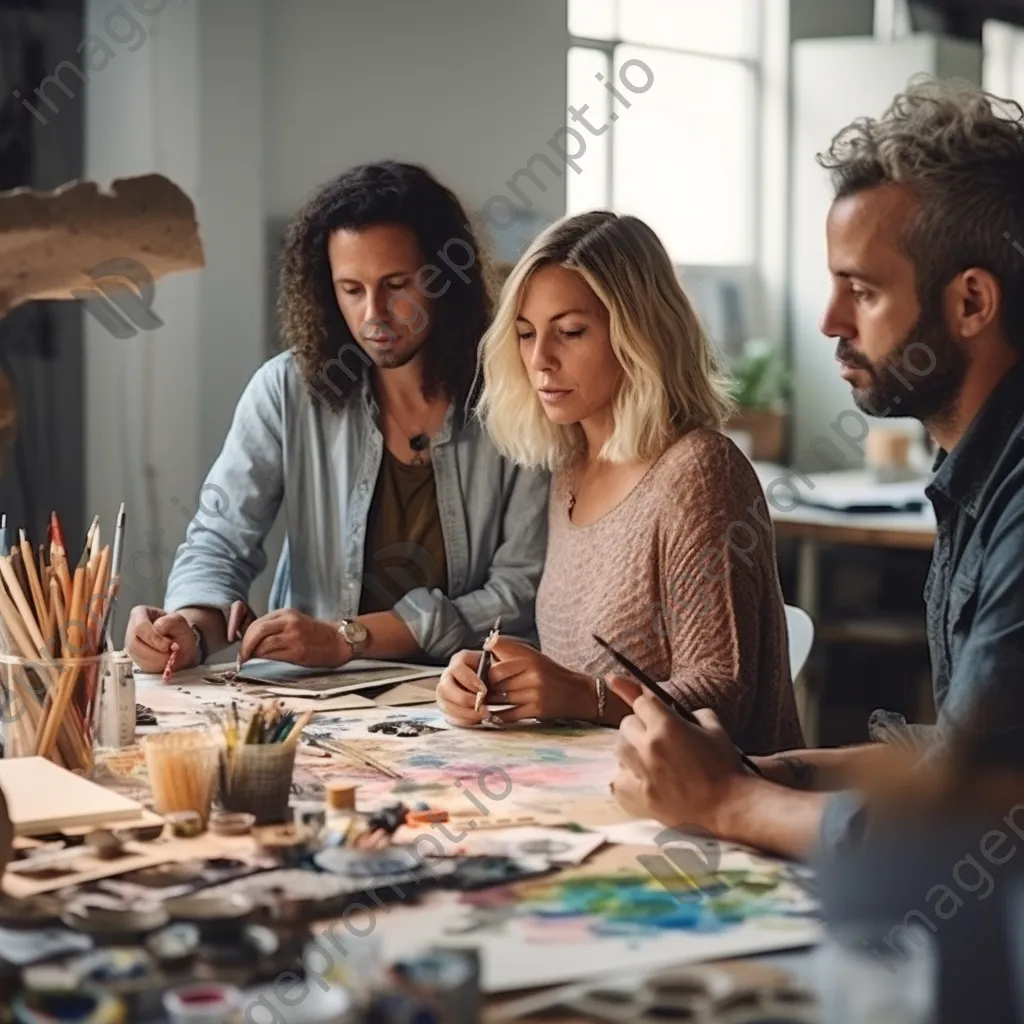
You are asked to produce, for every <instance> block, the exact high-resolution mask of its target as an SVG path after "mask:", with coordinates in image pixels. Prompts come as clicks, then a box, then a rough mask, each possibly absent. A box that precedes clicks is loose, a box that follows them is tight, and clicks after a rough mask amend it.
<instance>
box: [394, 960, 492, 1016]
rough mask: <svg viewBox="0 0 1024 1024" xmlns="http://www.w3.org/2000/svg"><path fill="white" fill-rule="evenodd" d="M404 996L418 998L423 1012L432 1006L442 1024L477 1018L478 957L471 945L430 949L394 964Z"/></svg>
mask: <svg viewBox="0 0 1024 1024" xmlns="http://www.w3.org/2000/svg"><path fill="white" fill-rule="evenodd" d="M394 971H395V973H396V974H397V975H398V976H399V978H401V979H402V981H403V982H404V983H405V987H406V993H405V994H406V995H407V996H408V997H412V998H417V997H418V999H420V1000H422V1004H423V1012H424V1013H429V1011H430V1010H432V1009H434V1008H436V1011H437V1019H439V1020H442V1021H444V1022H445V1024H475V1022H476V1021H478V1020H479V1019H480V958H479V953H478V952H477V951H476V950H471V949H432V950H429V951H427V952H426V953H424V954H422V955H421V956H414V957H410V958H408V959H407V960H400V961H398V963H396V964H395V966H394Z"/></svg>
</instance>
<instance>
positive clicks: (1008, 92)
mask: <svg viewBox="0 0 1024 1024" xmlns="http://www.w3.org/2000/svg"><path fill="white" fill-rule="evenodd" d="M982 41H983V45H984V75H983V78H982V84H983V85H984V87H985V88H986V89H988V91H989V92H992V93H995V94H996V95H997V96H1000V97H1003V98H1004V99H1013V100H1016V101H1017V102H1018V103H1021V102H1024V28H1020V27H1019V26H1017V25H1007V24H1005V23H1004V22H1001V21H986V22H985V23H984V26H983V28H982Z"/></svg>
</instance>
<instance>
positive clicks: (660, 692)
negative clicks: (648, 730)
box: [591, 633, 764, 779]
mask: <svg viewBox="0 0 1024 1024" xmlns="http://www.w3.org/2000/svg"><path fill="white" fill-rule="evenodd" d="M591 636H593V638H594V640H596V641H597V643H599V644H600V645H601V646H602V647H603V648H604V649H605V650H606V651H607V652H608V653H609V654H610V655H611V656H612V657H613V658H614V659H615V660H616V661H617V662H618V663H619V664H620V665H621V666H622V667H623V668H624V669H625V670H626V671H627V672H629V673H630V675H632V676H634V677H636V679H638V680H639V681H640V683H641V684H642V685H643V686H646V687H647V689H648V690H650V691H651V693H653V694H654V695H655V697H657V698H658V699H659V700H660V701H661V702H662V704H664V705H666V706H667V707H669V708H671V709H672V710H673V711H674V712H675V713H676V714H677V715H679V717H680V718H684V719H685V720H686V721H687V722H689V723H690V724H691V725H696V726H697V727H698V728H700V722H699V721H698V720H697V716H696V715H694V713H693V712H692V711H691V710H690V709H689V708H687V707H685V706H684V705H682V704H681V703H680V702H679V701H678V700H676V698H675V697H673V696H672V694H670V693H669V692H668V690H666V689H665V688H664V687H663V686H662V685H661V683H656V682H655V681H654V680H653V679H652V678H651V677H650V676H649V675H648V674H647V673H646V672H644V671H643V669H641V668H638V667H637V666H636V665H634V664H633V662H631V661H630V660H629V658H627V657H626V656H625V655H624V654H620V653H619V652H618V651H617V650H615V648H614V647H612V645H611V644H610V643H608V641H607V640H602V639H601V638H600V637H599V636H598V635H597V634H596V633H592V634H591ZM736 751H737V753H738V754H739V755H740V760H741V761H742V762H743V764H744V766H745V767H747V768H749V769H750V771H752V772H753V773H754V774H755V775H759V776H760V777H761V778H762V779H763V778H764V772H763V771H761V769H760V768H758V767H757V765H756V764H754V762H753V761H751V760H750V758H749V757H747V755H746V754H744V753H743V751H742V750H740V749H739V747H737V748H736Z"/></svg>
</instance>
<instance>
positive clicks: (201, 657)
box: [188, 622, 210, 665]
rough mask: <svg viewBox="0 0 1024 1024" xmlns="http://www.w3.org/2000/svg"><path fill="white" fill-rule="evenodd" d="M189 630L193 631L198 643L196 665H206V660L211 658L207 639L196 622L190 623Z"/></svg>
mask: <svg viewBox="0 0 1024 1024" xmlns="http://www.w3.org/2000/svg"><path fill="white" fill-rule="evenodd" d="M188 628H189V629H191V630H192V636H193V638H194V639H195V642H196V664H197V665H205V664H206V659H207V658H208V657H209V656H210V652H209V650H208V649H207V647H206V637H205V636H203V631H202V630H201V629H200V628H199V627H198V626H197V625H196V624H195V623H194V622H190V623H189V624H188Z"/></svg>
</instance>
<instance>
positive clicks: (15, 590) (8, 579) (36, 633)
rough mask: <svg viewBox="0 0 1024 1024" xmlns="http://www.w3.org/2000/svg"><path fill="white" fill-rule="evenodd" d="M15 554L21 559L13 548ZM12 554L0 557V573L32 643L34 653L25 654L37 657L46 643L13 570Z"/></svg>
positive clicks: (19, 554)
mask: <svg viewBox="0 0 1024 1024" xmlns="http://www.w3.org/2000/svg"><path fill="white" fill-rule="evenodd" d="M15 554H17V555H18V556H19V559H20V560H22V561H23V560H24V559H21V558H20V556H21V553H20V552H19V551H17V550H15ZM13 563H14V555H6V556H4V557H3V558H0V574H2V575H3V578H4V582H5V583H6V584H7V589H8V590H9V591H10V594H11V599H12V600H13V602H14V605H15V607H16V608H17V610H18V613H19V615H20V616H21V619H22V622H23V624H24V626H25V629H26V631H27V632H28V635H29V637H30V639H31V640H32V644H33V645H34V648H35V654H29V655H26V657H29V658H38V657H39V656H40V655H41V654H42V653H43V652H45V650H46V644H45V643H44V642H43V633H42V629H41V628H40V626H39V623H38V622H36V617H35V615H34V614H33V613H32V609H31V608H30V607H29V603H28V598H27V597H26V596H25V591H24V590H23V589H22V586H21V583H20V582H19V580H18V577H17V575H16V574H15V571H14V564H13Z"/></svg>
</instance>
